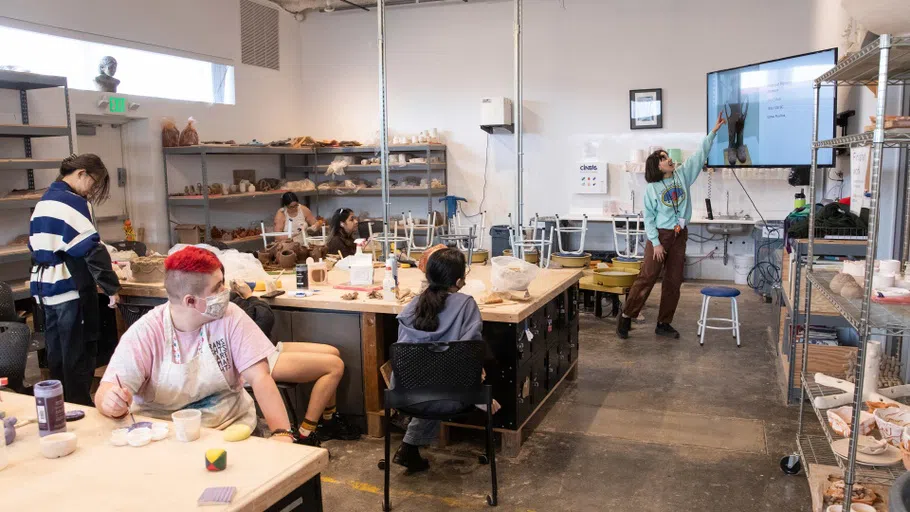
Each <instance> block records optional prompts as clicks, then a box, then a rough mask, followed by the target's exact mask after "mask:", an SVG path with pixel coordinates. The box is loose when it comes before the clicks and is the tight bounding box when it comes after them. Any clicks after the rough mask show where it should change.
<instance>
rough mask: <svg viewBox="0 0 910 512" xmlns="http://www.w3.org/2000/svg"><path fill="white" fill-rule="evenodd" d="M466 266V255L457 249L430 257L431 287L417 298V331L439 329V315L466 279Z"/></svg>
mask: <svg viewBox="0 0 910 512" xmlns="http://www.w3.org/2000/svg"><path fill="white" fill-rule="evenodd" d="M466 265H467V263H466V261H465V257H464V253H462V252H461V251H459V250H457V249H452V248H448V249H440V250H438V251H436V252H434V253H433V255H432V256H430V259H429V260H428V261H427V283H429V286H428V287H427V289H426V290H424V291H423V293H421V294H420V296H419V297H417V307H416V308H415V312H414V327H415V328H416V329H418V330H421V331H425V332H432V331H435V330H436V329H438V328H439V313H440V312H441V311H442V308H443V307H445V305H446V299H447V298H448V297H449V294H450V293H452V292H451V291H450V290H451V289H452V287H454V286H457V285H458V280H459V279H463V278H464V273H465V267H466ZM449 341H456V340H449Z"/></svg>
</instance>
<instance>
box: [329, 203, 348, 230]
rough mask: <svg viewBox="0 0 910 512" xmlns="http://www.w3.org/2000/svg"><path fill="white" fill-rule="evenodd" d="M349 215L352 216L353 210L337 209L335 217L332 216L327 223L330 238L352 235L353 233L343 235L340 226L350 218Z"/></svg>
mask: <svg viewBox="0 0 910 512" xmlns="http://www.w3.org/2000/svg"><path fill="white" fill-rule="evenodd" d="M351 215H354V210H352V209H350V208H339V209H338V210H337V211H336V212H335V215H332V221H331V222H330V223H329V228H331V234H332V236H341V237H344V236H350V235H353V233H350V235H349V234H348V233H345V232H344V228H343V227H342V226H341V225H342V224H344V223H345V222H347V220H348V219H349V218H351Z"/></svg>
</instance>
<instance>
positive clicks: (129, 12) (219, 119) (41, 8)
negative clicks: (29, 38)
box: [0, 0, 301, 250]
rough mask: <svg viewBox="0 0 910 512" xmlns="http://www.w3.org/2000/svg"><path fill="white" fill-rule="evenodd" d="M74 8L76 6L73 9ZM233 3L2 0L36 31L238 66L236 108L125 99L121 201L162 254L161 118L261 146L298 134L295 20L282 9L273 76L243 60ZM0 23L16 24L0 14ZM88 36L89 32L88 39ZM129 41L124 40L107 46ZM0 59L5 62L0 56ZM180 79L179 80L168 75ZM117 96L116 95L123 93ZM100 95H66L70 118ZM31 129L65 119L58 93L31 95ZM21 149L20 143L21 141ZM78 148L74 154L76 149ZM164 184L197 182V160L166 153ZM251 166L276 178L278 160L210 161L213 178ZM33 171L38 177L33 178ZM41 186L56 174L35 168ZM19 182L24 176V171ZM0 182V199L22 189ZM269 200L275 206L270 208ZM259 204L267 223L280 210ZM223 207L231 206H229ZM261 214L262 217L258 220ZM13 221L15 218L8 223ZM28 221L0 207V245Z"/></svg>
mask: <svg viewBox="0 0 910 512" xmlns="http://www.w3.org/2000/svg"><path fill="white" fill-rule="evenodd" d="M77 5H78V8H77ZM238 5H239V4H238V2H237V1H236V0H194V1H192V2H181V1H178V0H166V1H156V2H147V1H140V0H130V1H116V0H92V1H91V2H70V1H68V0H42V1H30V2H17V1H14V0H2V1H0V6H2V7H0V13H2V14H3V15H4V16H9V17H11V18H17V19H22V20H26V21H27V22H30V23H33V24H40V25H31V28H32V29H34V30H43V31H48V32H56V33H65V32H60V31H56V30H53V29H50V28H48V27H47V26H53V27H62V28H64V29H67V30H68V31H82V32H89V33H92V34H98V35H100V36H102V39H104V38H105V37H113V38H121V39H127V40H130V41H134V42H136V43H139V44H137V45H136V46H140V47H141V46H143V45H164V46H168V47H169V48H174V49H177V50H179V51H178V52H175V53H180V51H186V52H194V53H201V54H205V55H213V56H217V57H219V58H221V59H227V60H230V61H233V64H234V66H235V83H236V105H208V104H202V103H192V102H181V101H171V100H161V99H155V98H142V97H135V96H128V95H127V96H126V97H127V101H130V102H132V101H135V102H138V103H140V104H141V107H140V108H139V110H138V111H136V112H130V113H128V114H127V115H128V116H129V117H131V118H134V119H136V120H135V121H133V122H130V123H128V124H127V125H125V126H124V132H123V133H124V144H125V149H126V153H127V154H126V155H125V164H126V167H127V169H128V172H129V190H128V203H129V208H130V213H131V215H132V217H133V224H134V225H135V226H136V227H144V228H145V230H146V238H147V241H148V242H150V243H151V244H152V246H153V247H155V248H157V249H158V250H165V249H166V248H167V247H166V243H167V235H166V218H165V196H164V176H163V166H164V163H163V157H162V153H161V135H160V120H161V118H163V117H172V118H174V119H176V120H177V121H178V125H179V126H180V127H181V128H182V127H183V125H185V124H186V119H187V118H188V117H190V116H193V117H194V118H196V120H197V129H198V131H199V135H200V138H201V139H202V140H219V139H221V140H224V139H234V140H237V141H238V142H242V141H248V140H250V139H252V138H256V139H258V140H262V141H270V140H274V139H280V138H286V137H288V136H291V135H293V134H295V133H297V130H296V128H297V127H298V126H299V125H300V122H299V112H301V101H300V90H301V85H300V84H301V72H300V68H301V47H300V45H299V33H298V23H297V22H296V21H295V20H294V19H293V17H292V16H290V15H289V14H287V13H284V12H283V11H282V12H281V15H280V34H281V48H280V51H281V64H280V67H281V70H280V71H274V70H270V69H264V68H259V67H254V66H247V65H244V64H241V63H240V38H239V34H240V16H239V7H238ZM0 23H9V24H15V25H16V26H29V25H22V24H21V23H12V22H9V20H8V19H7V18H3V17H0ZM86 37H88V36H86ZM109 42H112V43H114V44H123V45H127V44H126V43H124V42H123V41H119V42H117V41H109ZM0 60H2V59H0ZM174 78H175V80H179V78H180V77H179V76H175V77H174ZM120 96H123V95H120ZM101 97H102V93H98V92H93V91H71V93H70V107H71V111H72V116H73V118H74V119H75V117H76V116H79V115H84V114H103V113H104V112H103V110H101V109H98V107H97V106H96V104H97V102H98V99H99V98H101ZM29 98H30V106H31V107H30V111H31V112H32V123H33V124H37V123H65V117H63V116H62V93H61V92H59V91H37V92H35V93H30V94H29ZM14 111H15V112H16V113H17V114H18V100H17V98H16V96H14V95H0V113H3V112H14ZM19 146H21V143H20V144H19ZM76 151H77V152H78V148H76ZM35 154H36V156H65V155H66V154H68V150H67V148H66V146H65V143H63V141H53V142H49V141H38V143H36V151H35ZM168 166H169V168H170V170H171V180H172V181H175V182H177V183H176V184H175V186H174V187H172V191H174V190H177V189H178V188H176V187H177V186H179V190H182V188H183V185H182V183H183V182H190V181H191V182H193V183H195V182H196V181H199V179H200V176H199V158H195V157H169V158H168ZM248 168H256V169H257V170H258V171H259V176H260V177H267V176H275V177H277V175H278V160H277V157H276V158H274V159H268V158H266V159H261V158H249V157H215V159H212V160H210V170H212V171H213V175H214V176H213V177H214V179H213V181H224V180H225V178H226V177H227V176H228V175H229V174H230V170H231V169H248ZM36 174H39V173H38V172H36ZM40 174H42V176H41V178H40V179H39V183H38V184H37V185H38V186H39V187H40V186H46V185H47V183H48V182H49V181H50V180H52V179H53V175H54V174H55V173H54V172H41V173H40ZM23 176H24V173H23ZM24 182H25V180H24V177H23V178H21V183H8V182H7V180H6V179H4V182H3V183H2V184H0V194H5V193H6V191H7V190H9V189H11V188H15V187H17V186H23V185H24ZM273 203H274V204H273ZM273 203H272V202H268V201H265V200H263V201H260V202H258V203H255V204H252V205H249V206H245V208H246V209H248V210H252V211H253V212H254V213H255V214H256V215H255V216H256V218H270V217H271V216H272V215H274V212H275V210H276V209H277V208H278V201H277V200H275V201H274V202H273ZM230 208H232V209H235V208H236V205H234V204H232V205H231V206H230ZM260 213H261V217H259V215H260ZM15 215H18V217H14V216H15ZM172 218H173V219H174V220H176V221H178V222H199V221H201V220H202V215H201V209H195V210H188V209H181V210H179V211H177V212H176V214H173V215H172ZM27 220H28V219H27V216H26V217H25V218H24V219H23V218H22V216H21V212H18V213H11V212H2V211H0V221H2V222H4V228H3V229H0V244H2V243H6V242H7V241H8V240H10V239H12V238H13V237H15V236H16V235H17V234H19V233H22V232H27V230H28V223H27ZM249 220H250V215H236V214H232V213H231V212H230V211H227V212H224V211H223V212H220V213H218V214H217V216H213V223H215V224H216V225H219V226H224V225H227V226H228V227H236V226H240V225H246V224H247V223H248V222H249Z"/></svg>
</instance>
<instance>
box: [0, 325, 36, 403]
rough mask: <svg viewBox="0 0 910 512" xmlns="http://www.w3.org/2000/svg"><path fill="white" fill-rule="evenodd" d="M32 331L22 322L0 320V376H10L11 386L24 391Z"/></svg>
mask: <svg viewBox="0 0 910 512" xmlns="http://www.w3.org/2000/svg"><path fill="white" fill-rule="evenodd" d="M31 341H32V331H31V330H30V329H29V328H28V326H27V325H25V324H23V323H20V322H0V377H7V378H9V387H10V389H13V390H15V391H18V392H21V391H23V388H24V385H23V381H24V380H25V364H26V360H27V359H28V346H29V343H31Z"/></svg>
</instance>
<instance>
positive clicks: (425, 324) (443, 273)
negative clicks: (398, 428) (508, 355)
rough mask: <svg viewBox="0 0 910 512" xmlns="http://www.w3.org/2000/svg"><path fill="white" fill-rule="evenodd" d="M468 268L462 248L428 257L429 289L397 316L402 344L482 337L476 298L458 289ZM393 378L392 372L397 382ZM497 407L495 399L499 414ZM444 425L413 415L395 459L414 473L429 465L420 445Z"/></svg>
mask: <svg viewBox="0 0 910 512" xmlns="http://www.w3.org/2000/svg"><path fill="white" fill-rule="evenodd" d="M431 250H432V249H431ZM466 269H467V263H466V260H465V256H464V253H462V252H461V251H459V250H457V249H451V248H444V249H438V250H436V251H435V252H433V253H432V254H431V255H430V256H429V257H428V259H427V260H426V276H427V289H426V290H424V291H423V293H421V294H420V296H419V297H417V299H415V300H412V301H411V302H410V303H409V304H408V305H407V306H405V308H404V311H402V312H401V314H399V315H398V342H399V343H436V342H441V341H463V340H480V339H483V334H482V332H483V320H482V319H481V317H480V308H478V307H477V302H475V301H474V298H473V297H471V296H470V295H466V294H463V293H458V290H460V289H461V288H462V287H464V284H465V273H466ZM394 378H395V375H394V374H393V375H392V379H393V382H392V386H393V387H394V385H395V383H394ZM498 407H499V404H498V403H496V402H494V405H493V412H494V413H495V412H496V411H497V409H498ZM418 408H420V409H423V412H427V413H434V414H448V413H455V412H458V411H462V410H464V409H465V404H462V403H460V402H454V401H452V400H436V401H431V402H423V403H421V404H418V405H417V406H414V407H412V409H418ZM439 425H440V423H439V421H437V420H425V419H420V418H412V419H411V422H410V423H408V430H407V432H406V433H405V435H404V440H403V441H402V443H401V446H399V447H398V451H397V452H395V457H394V458H393V459H392V462H394V463H395V464H399V465H401V466H404V467H406V468H407V469H408V472H410V473H415V472H418V471H425V470H426V469H428V468H429V467H430V463H429V461H428V460H427V459H425V458H423V457H421V456H420V447H421V446H429V445H430V444H431V443H432V442H433V441H434V440H435V439H437V438H438V437H439Z"/></svg>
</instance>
